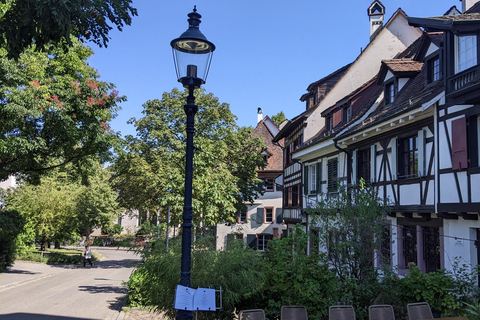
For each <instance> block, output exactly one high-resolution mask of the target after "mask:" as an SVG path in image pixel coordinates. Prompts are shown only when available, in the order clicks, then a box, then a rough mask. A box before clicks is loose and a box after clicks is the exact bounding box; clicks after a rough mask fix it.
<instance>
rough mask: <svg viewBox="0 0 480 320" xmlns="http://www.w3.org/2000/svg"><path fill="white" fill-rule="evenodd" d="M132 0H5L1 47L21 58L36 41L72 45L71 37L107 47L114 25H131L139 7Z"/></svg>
mask: <svg viewBox="0 0 480 320" xmlns="http://www.w3.org/2000/svg"><path fill="white" fill-rule="evenodd" d="M131 4H132V0H69V1H65V0H2V1H1V2H0V47H4V48H6V49H7V52H8V53H9V56H10V57H14V58H18V57H19V56H20V54H21V53H22V52H23V51H24V50H25V49H27V48H29V47H30V46H31V45H32V44H33V43H35V47H36V48H37V49H40V50H43V49H45V48H47V47H48V46H49V44H50V43H52V42H53V43H54V44H61V45H62V47H63V48H66V46H67V45H72V42H71V40H70V36H74V37H75V38H77V39H79V40H90V41H92V42H94V43H96V44H97V45H99V46H107V43H108V40H109V39H110V38H109V36H108V34H109V32H110V30H111V29H113V27H117V29H118V30H120V31H121V30H122V29H123V27H124V26H125V25H130V24H131V22H132V17H133V16H136V15H137V9H135V8H133V7H132V6H131Z"/></svg>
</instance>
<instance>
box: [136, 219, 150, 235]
mask: <svg viewBox="0 0 480 320" xmlns="http://www.w3.org/2000/svg"><path fill="white" fill-rule="evenodd" d="M151 232H152V225H151V224H150V222H148V221H145V222H144V223H142V225H141V226H140V229H138V230H137V232H136V235H137V236H138V235H149V234H150V233H151Z"/></svg>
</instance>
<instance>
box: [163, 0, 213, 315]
mask: <svg viewBox="0 0 480 320" xmlns="http://www.w3.org/2000/svg"><path fill="white" fill-rule="evenodd" d="M201 17H202V16H201V15H200V14H198V13H197V8H196V6H195V7H194V8H193V12H191V13H189V14H188V23H189V26H188V29H187V31H185V32H184V33H182V35H181V36H180V37H178V38H176V39H173V40H172V41H171V42H170V45H171V46H172V50H173V60H174V62H175V70H176V72H177V79H178V82H181V83H182V84H183V86H184V87H185V88H188V97H187V104H186V105H185V107H184V109H185V114H186V115H187V129H186V130H187V146H186V162H185V201H184V206H183V223H182V262H181V278H180V285H182V286H186V287H189V286H190V268H191V253H192V180H193V135H194V132H195V114H196V113H197V111H198V107H197V106H196V105H195V96H194V94H193V93H194V90H195V88H199V87H200V86H201V85H202V84H204V83H205V81H206V79H207V75H208V70H209V69H210V62H211V61H212V55H213V51H214V50H215V45H214V44H213V43H211V42H210V41H208V40H207V38H206V37H205V36H204V35H203V34H202V33H201V32H200V29H199V25H200V22H201V21H200V18H201ZM192 318H193V312H192V311H186V310H178V312H177V319H185V320H191V319H192Z"/></svg>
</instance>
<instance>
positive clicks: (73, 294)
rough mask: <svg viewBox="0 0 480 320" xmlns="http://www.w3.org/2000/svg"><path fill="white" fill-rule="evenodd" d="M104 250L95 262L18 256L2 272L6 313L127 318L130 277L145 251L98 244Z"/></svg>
mask: <svg viewBox="0 0 480 320" xmlns="http://www.w3.org/2000/svg"><path fill="white" fill-rule="evenodd" d="M92 251H93V252H95V251H96V252H99V253H100V254H102V255H103V256H104V258H103V259H102V260H101V261H97V262H95V263H94V266H93V268H91V267H90V266H87V267H83V266H77V265H46V264H40V263H33V262H24V261H16V262H15V265H14V266H13V267H12V268H10V269H9V270H8V271H7V272H5V273H0V319H39V320H44V319H45V320H46V319H53V320H60V319H62V320H63V319H65V320H68V319H72V320H73V319H122V318H123V317H122V315H121V312H120V311H121V307H122V306H123V303H124V298H125V295H126V292H127V288H126V287H125V286H124V285H122V281H127V280H128V278H129V276H130V274H131V272H132V271H133V270H134V268H135V261H138V260H139V256H137V255H135V254H134V253H133V252H130V251H127V250H125V249H117V248H102V247H93V248H92Z"/></svg>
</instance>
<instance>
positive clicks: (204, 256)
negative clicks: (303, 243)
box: [127, 242, 264, 319]
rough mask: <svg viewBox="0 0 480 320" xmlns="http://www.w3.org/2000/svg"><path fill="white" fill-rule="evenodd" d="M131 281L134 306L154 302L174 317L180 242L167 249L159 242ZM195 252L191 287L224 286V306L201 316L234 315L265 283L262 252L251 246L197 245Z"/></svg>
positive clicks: (129, 286) (131, 297)
mask: <svg viewBox="0 0 480 320" xmlns="http://www.w3.org/2000/svg"><path fill="white" fill-rule="evenodd" d="M154 248H155V249H153V250H154V252H151V253H150V254H149V255H148V256H146V259H145V261H144V263H143V264H142V265H140V266H139V267H138V268H137V269H136V270H135V272H134V273H133V274H132V276H131V277H130V279H129V281H128V282H127V285H128V298H127V302H128V304H129V305H130V306H152V307H154V308H155V309H156V310H157V311H165V312H166V314H167V316H169V317H174V315H175V310H174V309H173V303H174V297H175V287H176V285H177V284H179V282H180V272H179V270H180V260H181V252H180V246H179V245H176V244H175V242H173V243H172V246H170V247H169V248H170V249H169V251H168V252H166V250H165V247H164V246H162V245H161V244H158V245H156V246H155V247H154ZM196 248H197V250H195V251H193V252H192V276H191V287H193V288H197V287H203V288H208V287H210V288H215V289H219V288H220V287H221V288H222V291H223V292H222V300H223V308H222V310H219V311H217V312H201V313H199V314H198V319H231V318H232V316H233V314H234V312H235V310H236V308H242V307H243V306H247V305H249V301H250V299H252V297H254V296H258V295H259V294H260V291H261V289H262V288H263V284H264V280H263V279H264V277H263V273H262V272H261V267H260V265H261V263H262V256H261V254H260V253H259V252H257V251H254V250H252V249H250V248H243V247H240V246H237V247H235V248H233V249H232V250H229V251H211V250H204V249H202V248H198V246H197V247H196Z"/></svg>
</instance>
